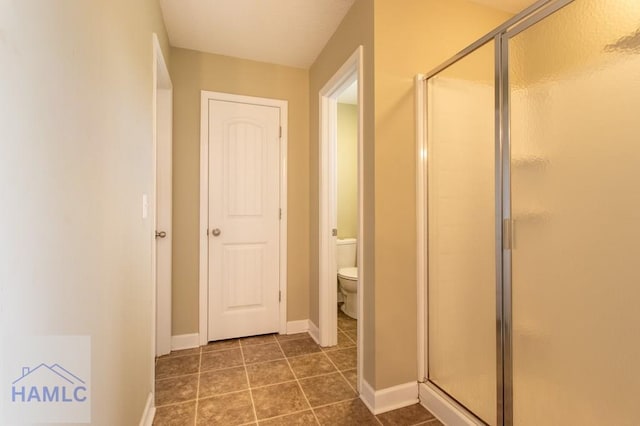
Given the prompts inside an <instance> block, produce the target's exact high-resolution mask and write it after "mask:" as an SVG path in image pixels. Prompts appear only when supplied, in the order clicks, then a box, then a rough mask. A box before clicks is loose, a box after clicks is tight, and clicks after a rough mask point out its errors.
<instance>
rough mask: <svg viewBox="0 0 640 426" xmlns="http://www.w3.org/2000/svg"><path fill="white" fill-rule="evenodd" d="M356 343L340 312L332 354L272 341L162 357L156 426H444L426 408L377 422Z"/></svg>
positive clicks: (296, 340)
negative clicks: (362, 395) (361, 381)
mask: <svg viewBox="0 0 640 426" xmlns="http://www.w3.org/2000/svg"><path fill="white" fill-rule="evenodd" d="M356 335H357V331H356V321H355V320H353V319H351V318H349V317H347V316H346V315H344V314H342V312H340V311H339V315H338V345H336V346H332V347H329V348H321V347H320V346H318V345H317V344H316V343H315V342H314V341H313V339H312V338H311V337H310V336H309V335H308V334H307V333H301V334H295V335H273V334H271V335H265V336H254V337H246V338H242V339H232V340H225V341H220V342H214V343H210V344H208V345H206V346H202V347H200V348H194V349H187V350H184V351H177V352H172V353H171V354H169V355H166V356H163V357H160V358H158V360H157V363H156V406H157V411H156V416H155V421H154V425H157V426H160V425H175V426H181V425H257V424H259V425H311V424H320V425H429V426H435V425H441V423H440V422H438V420H436V419H435V418H434V417H433V415H431V413H429V412H428V411H427V410H425V409H424V408H423V407H422V406H420V405H418V404H416V405H413V406H410V407H405V408H402V409H399V410H395V411H391V412H388V413H384V414H380V415H378V416H374V415H373V414H371V412H370V411H369V410H368V409H367V408H366V406H365V405H364V404H363V403H362V401H361V400H360V399H359V398H358V395H357V393H356V390H355V389H356V377H357V375H356Z"/></svg>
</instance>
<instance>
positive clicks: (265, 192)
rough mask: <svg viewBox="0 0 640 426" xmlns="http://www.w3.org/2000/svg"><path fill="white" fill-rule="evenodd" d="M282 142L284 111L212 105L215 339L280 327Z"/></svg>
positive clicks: (211, 322) (212, 336)
mask: <svg viewBox="0 0 640 426" xmlns="http://www.w3.org/2000/svg"><path fill="white" fill-rule="evenodd" d="M279 142H280V109H279V108H276V107H270V106H261V105H253V104H244V103H238V102H228V101H218V100H210V101H209V320H208V330H209V332H208V340H209V341H212V340H220V339H228V338H233V337H241V336H250V335H256V334H264V333H272V332H277V331H278V329H279V318H280V317H279V303H280V301H279V290H280V289H279V264H280V259H279V248H280V247H279V244H280V241H279V231H280V194H279V187H280V181H279V168H280V149H279V148H280V143H279Z"/></svg>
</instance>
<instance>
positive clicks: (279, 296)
mask: <svg viewBox="0 0 640 426" xmlns="http://www.w3.org/2000/svg"><path fill="white" fill-rule="evenodd" d="M278 302H282V292H281V291H278Z"/></svg>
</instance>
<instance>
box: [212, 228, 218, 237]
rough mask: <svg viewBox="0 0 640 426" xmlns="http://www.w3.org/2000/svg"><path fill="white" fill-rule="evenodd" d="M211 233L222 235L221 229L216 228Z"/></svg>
mask: <svg viewBox="0 0 640 426" xmlns="http://www.w3.org/2000/svg"><path fill="white" fill-rule="evenodd" d="M211 234H213V236H214V237H217V236H218V235H220V230H219V229H218V228H216V229H214V230H213V231H211Z"/></svg>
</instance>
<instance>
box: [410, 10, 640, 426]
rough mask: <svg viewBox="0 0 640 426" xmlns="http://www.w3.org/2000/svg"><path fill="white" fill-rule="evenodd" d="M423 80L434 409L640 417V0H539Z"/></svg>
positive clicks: (501, 420) (486, 416)
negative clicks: (435, 402) (436, 402)
mask: <svg viewBox="0 0 640 426" xmlns="http://www.w3.org/2000/svg"><path fill="white" fill-rule="evenodd" d="M417 81H418V84H417V90H418V92H417V93H418V95H419V96H418V111H419V112H420V111H424V115H422V116H419V117H418V121H419V122H420V123H422V124H423V126H424V127H420V124H419V129H418V130H419V131H418V133H419V142H418V143H419V150H420V151H419V154H420V155H419V160H418V162H419V164H418V170H419V176H420V179H419V184H418V186H419V200H421V201H420V202H419V210H421V211H422V212H423V213H422V219H421V221H422V222H421V223H419V229H423V232H422V233H421V236H420V243H419V244H420V245H419V249H418V252H419V253H420V256H421V257H422V265H423V269H422V270H421V271H419V273H418V275H419V278H420V277H423V280H424V283H425V284H424V285H425V287H424V288H425V291H424V299H423V302H424V351H423V352H424V368H423V373H422V376H423V377H421V379H423V382H424V383H422V384H421V394H423V400H424V399H425V398H426V399H430V400H431V401H432V402H433V401H436V400H437V401H439V402H438V404H440V406H439V407H440V408H438V406H437V405H438V404H435V405H434V408H433V409H434V410H436V411H437V410H440V411H441V412H442V413H445V411H446V410H451V413H454V412H455V413H454V414H451V413H449V414H446V413H445V414H443V416H444V417H446V416H450V417H448V418H450V419H456V420H452V421H451V422H452V423H460V424H474V423H478V424H483V423H486V424H489V425H517V426H528V425H581V426H585V425H603V424H607V425H608V424H610V425H617V426H623V425H638V424H640V410H639V408H638V406H639V403H640V399H639V398H640V1H638V0H573V1H570V0H543V1H539V2H537V3H535V4H534V5H532V6H531V7H529V8H528V9H527V10H525V11H523V12H522V13H520V14H519V15H517V16H515V17H514V18H513V19H511V20H510V21H509V22H507V23H505V24H504V25H503V26H501V27H500V28H498V29H496V30H495V31H493V32H492V33H490V34H488V35H487V36H485V37H484V38H482V39H480V40H478V41H477V42H476V43H474V44H473V45H471V46H470V47H469V48H467V49H465V50H463V51H462V52H460V53H459V54H458V55H456V56H455V57H453V58H452V59H451V60H449V61H447V62H446V63H444V64H443V65H441V66H439V67H438V68H436V69H435V70H433V71H432V72H430V73H428V74H426V75H425V76H423V77H422V78H419V79H417ZM421 134H423V136H424V137H421ZM421 303H422V302H421ZM442 407H446V410H445V409H444V408H442ZM443 410H444V411H443ZM456 416H457V417H456Z"/></svg>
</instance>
